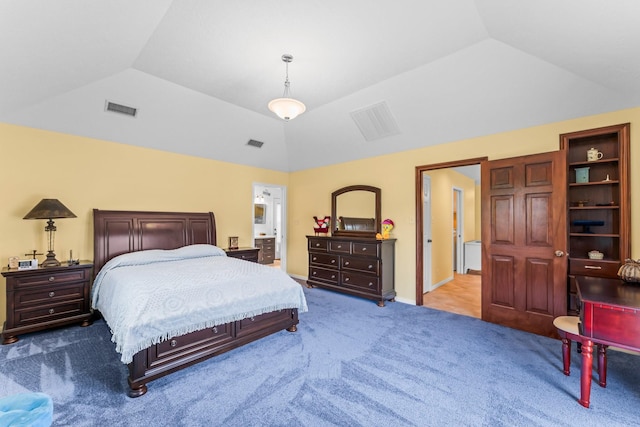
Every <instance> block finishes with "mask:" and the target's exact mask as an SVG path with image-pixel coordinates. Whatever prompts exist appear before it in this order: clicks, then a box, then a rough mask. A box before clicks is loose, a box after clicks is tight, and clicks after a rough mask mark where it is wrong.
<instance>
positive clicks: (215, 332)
mask: <svg viewBox="0 0 640 427" xmlns="http://www.w3.org/2000/svg"><path fill="white" fill-rule="evenodd" d="M212 330H213V333H214V334H217V333H218V328H217V327H216V326H214V327H213V329H212Z"/></svg>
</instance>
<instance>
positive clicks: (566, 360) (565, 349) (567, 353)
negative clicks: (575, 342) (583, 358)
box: [562, 337, 571, 375]
mask: <svg viewBox="0 0 640 427" xmlns="http://www.w3.org/2000/svg"><path fill="white" fill-rule="evenodd" d="M562 366H563V368H564V374H565V375H569V374H571V369H570V367H571V340H570V339H568V338H566V337H563V338H562Z"/></svg>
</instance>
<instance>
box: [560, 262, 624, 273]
mask: <svg viewBox="0 0 640 427" xmlns="http://www.w3.org/2000/svg"><path fill="white" fill-rule="evenodd" d="M619 268H620V263H618V262H615V261H604V260H599V259H573V258H571V259H569V274H573V275H576V276H597V277H617V275H618V269H619Z"/></svg>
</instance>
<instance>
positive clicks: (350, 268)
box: [307, 236, 396, 307]
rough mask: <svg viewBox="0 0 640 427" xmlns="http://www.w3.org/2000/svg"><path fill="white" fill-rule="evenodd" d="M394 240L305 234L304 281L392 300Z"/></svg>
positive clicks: (377, 300)
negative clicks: (307, 263) (306, 264)
mask: <svg viewBox="0 0 640 427" xmlns="http://www.w3.org/2000/svg"><path fill="white" fill-rule="evenodd" d="M395 243H396V239H387V240H376V239H372V238H367V237H347V236H345V237H343V236H340V237H322V236H307V248H308V251H309V276H308V279H307V284H308V285H310V286H313V287H318V288H325V289H330V290H332V291H337V292H342V293H345V294H349V295H355V296H359V297H362V298H367V299H371V300H374V301H376V302H377V304H378V305H379V306H380V307H384V305H385V301H394V299H395V296H396V291H395V284H394V277H395Z"/></svg>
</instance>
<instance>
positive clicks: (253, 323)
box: [236, 309, 291, 337]
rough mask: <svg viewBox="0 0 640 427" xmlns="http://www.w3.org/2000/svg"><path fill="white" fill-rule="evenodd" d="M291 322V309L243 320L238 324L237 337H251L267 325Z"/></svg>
mask: <svg viewBox="0 0 640 427" xmlns="http://www.w3.org/2000/svg"><path fill="white" fill-rule="evenodd" d="M290 321H291V309H285V310H278V311H272V312H270V313H264V314H260V315H258V316H253V317H249V318H247V319H242V320H240V321H239V322H237V329H236V336H237V337H241V336H244V335H249V334H251V333H253V332H255V331H256V330H262V329H263V328H264V327H265V326H266V325H268V324H272V325H276V324H278V323H280V322H290Z"/></svg>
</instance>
